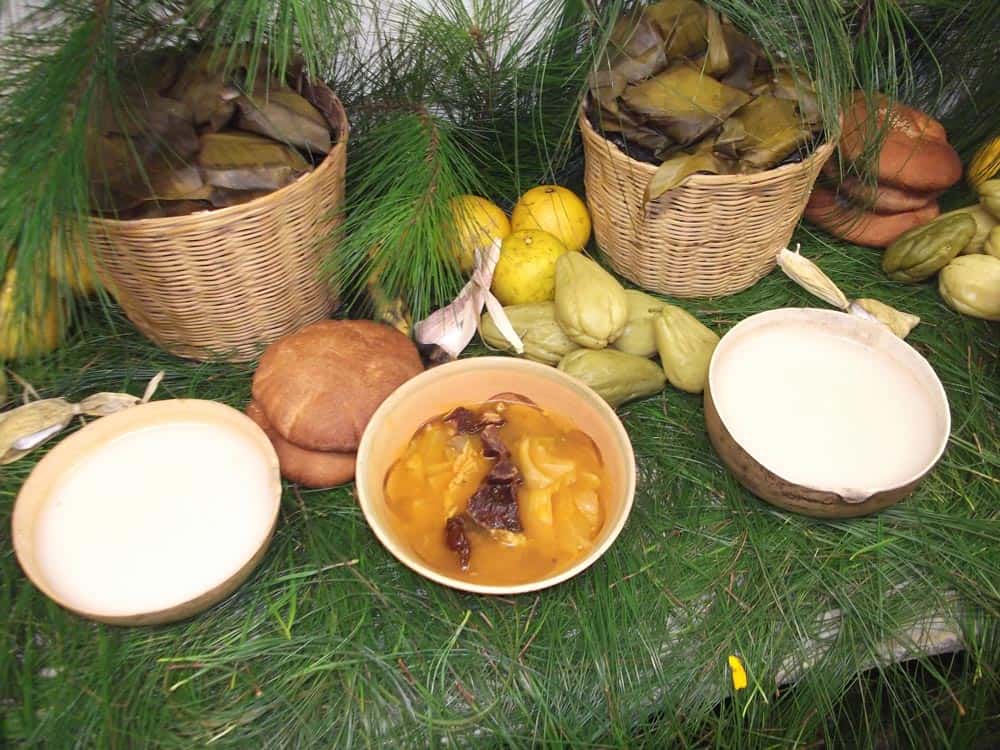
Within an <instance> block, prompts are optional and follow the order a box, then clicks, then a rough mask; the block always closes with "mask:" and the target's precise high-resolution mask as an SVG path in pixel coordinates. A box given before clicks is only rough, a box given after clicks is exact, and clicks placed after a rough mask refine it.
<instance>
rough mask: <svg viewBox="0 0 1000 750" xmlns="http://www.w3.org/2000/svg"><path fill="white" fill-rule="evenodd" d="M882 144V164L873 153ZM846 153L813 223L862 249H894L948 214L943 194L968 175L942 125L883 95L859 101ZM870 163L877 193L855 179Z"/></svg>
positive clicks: (819, 192)
mask: <svg viewBox="0 0 1000 750" xmlns="http://www.w3.org/2000/svg"><path fill="white" fill-rule="evenodd" d="M873 107H874V111H872V108H873ZM880 138H881V141H880ZM874 144H879V151H878V154H877V158H871V157H872V156H875V155H873V154H870V153H869V152H870V151H871V150H872V149H873V147H874ZM838 149H839V153H840V166H839V167H838V165H837V163H836V160H831V161H830V162H828V163H827V164H826V166H825V167H824V176H825V180H824V182H823V184H821V185H818V186H817V187H816V188H815V189H814V190H813V192H812V196H811V197H810V199H809V204H808V205H807V206H806V211H805V218H806V219H808V220H809V221H811V222H812V223H814V224H816V225H818V226H819V227H821V228H823V229H825V230H826V231H827V232H829V233H830V234H832V235H834V236H835V237H840V238H841V239H845V240H848V241H849V242H853V243H855V244H857V245H866V246H868V247H882V248H884V247H888V246H889V245H891V244H892V243H893V242H894V241H895V240H896V239H897V238H898V237H899V236H900V235H901V234H903V233H904V232H906V231H908V230H910V229H913V228H915V227H918V226H921V225H922V224H926V223H927V222H929V221H931V220H933V219H934V218H936V217H937V216H938V214H939V213H940V209H939V208H938V204H937V198H938V196H939V195H940V194H941V193H942V192H944V191H945V190H947V189H948V188H949V187H951V186H952V185H954V184H955V183H956V182H958V180H959V179H960V178H961V176H962V162H961V160H960V158H959V156H958V153H957V152H956V151H955V149H954V148H952V146H951V144H949V143H948V136H947V133H945V130H944V127H942V125H941V123H939V122H938V121H937V120H935V119H934V118H932V117H929V116H928V115H926V114H924V113H923V112H920V111H918V110H916V109H913V108H912V107H907V106H905V105H903V104H899V103H890V102H889V100H888V99H887V98H886V97H884V96H881V95H877V96H876V97H875V98H874V99H873V100H869V99H867V98H866V97H865V96H864V95H863V94H862V93H861V92H858V93H856V94H855V95H854V96H853V98H852V100H851V102H850V103H849V105H848V106H847V108H846V109H845V111H844V119H843V135H842V136H841V139H840V143H839V144H838ZM866 162H870V163H871V170H872V171H873V172H874V173H875V176H876V177H877V184H876V185H875V186H874V187H873V186H871V185H870V184H869V183H868V182H867V181H864V180H862V179H860V178H859V177H858V176H856V175H855V174H852V172H854V171H855V170H854V169H853V167H854V166H855V165H862V164H864V163H866Z"/></svg>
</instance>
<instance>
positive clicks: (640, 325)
mask: <svg viewBox="0 0 1000 750" xmlns="http://www.w3.org/2000/svg"><path fill="white" fill-rule="evenodd" d="M625 297H626V299H627V300H628V322H627V323H625V329H624V330H623V331H622V332H621V335H620V336H619V337H618V338H616V339H615V340H614V343H612V344H611V346H613V347H614V348H615V349H617V350H618V351H620V352H625V353H626V354H635V355H636V356H637V357H652V356H653V355H654V354H656V334H655V332H654V331H653V320H654V318H656V316H657V315H659V314H660V310H662V309H663V306H664V305H665V304H666V303H665V302H663V301H662V300H658V299H656V297H651V296H650V295H648V294H646V293H645V292H640V291H637V290H635V289H626V290H625Z"/></svg>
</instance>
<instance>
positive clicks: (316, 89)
mask: <svg viewBox="0 0 1000 750" xmlns="http://www.w3.org/2000/svg"><path fill="white" fill-rule="evenodd" d="M303 94H304V95H305V96H306V97H307V98H309V99H310V100H311V101H312V103H313V104H315V105H316V106H317V108H318V109H319V110H320V111H321V112H323V114H324V115H325V116H326V118H327V120H328V121H329V122H330V124H331V126H333V127H334V128H335V132H336V135H337V144H336V146H334V147H333V148H332V149H331V151H330V153H329V154H327V156H326V158H325V159H324V160H323V161H322V162H321V163H320V165H319V166H318V167H317V168H316V169H315V170H314V171H312V172H310V173H308V174H306V175H304V176H303V177H301V178H299V179H298V180H296V181H295V182H293V183H292V184H290V185H287V186H285V187H283V188H281V189H280V190H277V191H275V192H273V193H270V194H268V195H265V196H262V197H260V198H257V199H256V200H253V201H250V202H249V203H244V204H242V205H237V206H230V207H228V208H220V209H217V210H214V211H206V212H201V213H196V214H190V215H187V216H177V217H167V218H155V219H138V220H134V221H116V220H110V219H100V218H95V219H92V220H91V222H90V226H89V241H90V247H91V248H92V251H93V253H94V257H95V260H96V262H97V267H98V269H99V272H100V274H101V276H102V280H103V281H104V283H105V285H106V286H107V287H108V288H109V289H110V290H112V292H113V294H114V295H115V297H116V298H117V300H118V302H119V304H121V306H122V308H123V309H124V311H125V314H126V315H127V316H128V318H129V320H131V321H132V322H133V323H134V324H135V326H136V327H137V328H138V329H139V330H140V331H141V332H142V333H143V334H144V335H145V336H147V337H148V338H150V339H152V340H153V341H154V342H155V343H156V344H158V345H159V346H161V347H163V348H164V349H166V350H168V351H170V352H171V353H173V354H176V355H178V356H181V357H187V358H190V359H211V358H222V359H227V360H229V361H237V362H239V361H247V360H250V359H253V358H254V357H256V356H257V355H258V354H259V353H260V350H261V349H262V348H263V347H264V346H265V345H267V344H268V343H270V342H271V341H274V340H275V339H277V338H280V337H281V336H283V335H285V334H287V333H290V332H292V331H295V330H297V329H299V328H301V327H302V326H304V325H306V324H308V323H311V322H313V321H316V320H320V319H322V318H325V317H328V316H329V315H330V313H331V312H332V311H333V309H334V307H335V305H336V299H335V297H334V295H333V294H332V293H331V290H330V288H329V286H328V285H327V283H326V282H325V281H324V280H323V279H322V278H321V275H320V261H321V258H322V257H323V256H324V255H325V254H326V253H327V252H328V251H329V250H330V249H331V248H330V242H331V240H330V237H331V232H332V230H333V229H334V228H335V227H336V226H337V225H338V224H339V223H340V221H341V216H340V213H339V209H340V206H341V204H342V202H343V198H344V175H345V171H346V168H347V136H348V123H347V115H346V114H345V112H344V109H343V106H342V105H341V104H340V101H339V100H338V99H337V98H336V96H334V94H333V92H332V91H330V89H328V88H326V87H325V86H322V85H315V86H308V85H305V86H303Z"/></svg>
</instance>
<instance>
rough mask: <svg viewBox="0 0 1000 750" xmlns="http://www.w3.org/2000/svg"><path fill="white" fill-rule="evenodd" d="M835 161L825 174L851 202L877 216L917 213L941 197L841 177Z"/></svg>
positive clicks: (824, 170)
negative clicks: (904, 212)
mask: <svg viewBox="0 0 1000 750" xmlns="http://www.w3.org/2000/svg"><path fill="white" fill-rule="evenodd" d="M833 161H834V160H832V159H831V160H830V161H828V162H827V163H826V164H824V165H823V174H824V175H825V176H826V177H829V178H830V179H831V180H833V181H834V182H835V183H836V186H837V191H838V192H839V193H840V194H841V195H843V196H845V197H846V198H848V199H850V200H851V202H853V203H856V204H858V205H859V206H860V207H862V208H865V209H868V210H869V211H873V212H875V213H877V214H898V213H902V212H903V211H916V210H917V209H918V208H923V207H924V206H926V205H927V204H928V203H931V202H932V201H935V200H937V198H938V196H939V195H941V191H940V190H935V191H933V192H930V193H918V192H915V191H912V190H903V189H902V188H898V187H893V186H892V185H883V184H879V185H876V186H875V187H874V188H873V187H872V186H871V185H867V184H865V182H863V181H862V180H860V179H858V178H857V177H853V176H850V175H847V176H844V177H841V176H840V175H839V174H838V172H837V167H836V166H834V164H833Z"/></svg>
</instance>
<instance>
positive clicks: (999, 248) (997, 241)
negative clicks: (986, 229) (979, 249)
mask: <svg viewBox="0 0 1000 750" xmlns="http://www.w3.org/2000/svg"><path fill="white" fill-rule="evenodd" d="M983 252H984V253H986V254H987V255H992V256H993V257H994V258H1000V225H997V226H995V227H993V229H991V230H990V233H989V236H987V238H986V242H985V243H983Z"/></svg>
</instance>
